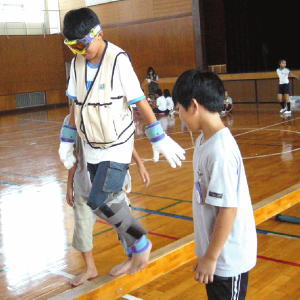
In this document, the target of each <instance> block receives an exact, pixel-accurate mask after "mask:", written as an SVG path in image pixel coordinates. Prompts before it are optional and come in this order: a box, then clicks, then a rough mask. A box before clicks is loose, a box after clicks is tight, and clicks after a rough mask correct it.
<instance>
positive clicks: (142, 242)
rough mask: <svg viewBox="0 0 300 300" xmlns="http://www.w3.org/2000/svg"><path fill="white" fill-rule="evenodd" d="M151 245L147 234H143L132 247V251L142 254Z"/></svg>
mask: <svg viewBox="0 0 300 300" xmlns="http://www.w3.org/2000/svg"><path fill="white" fill-rule="evenodd" d="M149 245H150V242H149V240H148V239H147V237H146V236H145V235H143V236H142V237H141V238H140V239H139V240H137V241H136V242H135V243H134V245H133V246H132V247H131V251H132V253H133V254H140V253H143V252H145V251H146V250H148V247H149Z"/></svg>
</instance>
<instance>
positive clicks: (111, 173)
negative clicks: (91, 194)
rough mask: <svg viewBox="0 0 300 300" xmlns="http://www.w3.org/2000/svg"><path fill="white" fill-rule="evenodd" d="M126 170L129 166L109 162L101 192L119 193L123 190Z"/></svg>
mask: <svg viewBox="0 0 300 300" xmlns="http://www.w3.org/2000/svg"><path fill="white" fill-rule="evenodd" d="M128 169H129V164H122V163H117V162H113V161H111V162H109V166H108V168H107V172H106V177H105V181H104V185H103V191H104V192H107V193H117V192H120V191H121V190H122V188H123V184H124V180H125V176H126V174H127V170H128Z"/></svg>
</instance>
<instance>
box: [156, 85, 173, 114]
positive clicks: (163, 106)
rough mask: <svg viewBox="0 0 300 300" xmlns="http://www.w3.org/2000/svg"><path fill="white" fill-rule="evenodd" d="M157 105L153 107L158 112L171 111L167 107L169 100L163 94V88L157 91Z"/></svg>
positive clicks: (165, 112) (166, 112)
mask: <svg viewBox="0 0 300 300" xmlns="http://www.w3.org/2000/svg"><path fill="white" fill-rule="evenodd" d="M156 95H157V98H156V107H155V108H154V109H153V112H154V113H156V114H164V115H167V114H168V113H169V111H168V109H167V100H166V98H165V97H164V96H163V93H162V90H161V89H158V90H157V91H156Z"/></svg>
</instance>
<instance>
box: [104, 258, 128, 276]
mask: <svg viewBox="0 0 300 300" xmlns="http://www.w3.org/2000/svg"><path fill="white" fill-rule="evenodd" d="M130 267H131V258H130V259H127V260H126V261H125V262H123V263H121V264H119V265H116V266H114V267H113V268H112V269H111V270H110V272H109V273H108V274H109V275H110V276H114V277H115V276H120V275H123V274H126V273H128V271H129V269H130Z"/></svg>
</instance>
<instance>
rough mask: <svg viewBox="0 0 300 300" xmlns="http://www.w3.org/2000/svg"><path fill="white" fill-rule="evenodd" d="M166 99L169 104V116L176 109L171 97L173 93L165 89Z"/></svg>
mask: <svg viewBox="0 0 300 300" xmlns="http://www.w3.org/2000/svg"><path fill="white" fill-rule="evenodd" d="M164 97H165V99H166V102H167V111H168V114H169V113H171V114H172V112H173V109H174V102H173V99H172V97H171V93H170V91H169V90H168V89H165V90H164Z"/></svg>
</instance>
